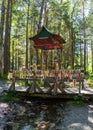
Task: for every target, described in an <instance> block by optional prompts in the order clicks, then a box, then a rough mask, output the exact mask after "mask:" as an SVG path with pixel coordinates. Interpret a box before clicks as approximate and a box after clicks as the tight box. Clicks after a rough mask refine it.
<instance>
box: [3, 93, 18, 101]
mask: <svg viewBox="0 0 93 130" xmlns="http://www.w3.org/2000/svg"><path fill="white" fill-rule="evenodd" d="M2 100H3V101H5V102H9V101H18V100H19V98H18V97H17V95H15V94H14V93H13V92H10V93H7V94H5V95H4V96H3V97H2Z"/></svg>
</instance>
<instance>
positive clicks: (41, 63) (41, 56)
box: [40, 50, 43, 70]
mask: <svg viewBox="0 0 93 130" xmlns="http://www.w3.org/2000/svg"><path fill="white" fill-rule="evenodd" d="M40 57H41V60H40V66H41V70H42V60H43V59H42V50H41V56H40Z"/></svg>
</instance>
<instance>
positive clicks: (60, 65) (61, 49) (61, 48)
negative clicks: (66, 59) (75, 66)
mask: <svg viewBox="0 0 93 130" xmlns="http://www.w3.org/2000/svg"><path fill="white" fill-rule="evenodd" d="M60 51H61V55H60V69H62V48H61V50H60Z"/></svg>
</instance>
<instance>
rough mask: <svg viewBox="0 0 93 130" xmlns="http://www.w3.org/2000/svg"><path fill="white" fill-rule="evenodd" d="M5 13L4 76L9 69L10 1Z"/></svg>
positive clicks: (9, 0) (10, 0)
mask: <svg viewBox="0 0 93 130" xmlns="http://www.w3.org/2000/svg"><path fill="white" fill-rule="evenodd" d="M7 3H8V4H7V12H6V28H5V41H4V74H8V72H9V69H10V31H11V20H12V19H11V18H12V0H8V2H7Z"/></svg>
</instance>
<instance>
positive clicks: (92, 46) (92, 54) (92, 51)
mask: <svg viewBox="0 0 93 130" xmlns="http://www.w3.org/2000/svg"><path fill="white" fill-rule="evenodd" d="M91 57H92V73H93V45H92V41H91Z"/></svg>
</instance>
